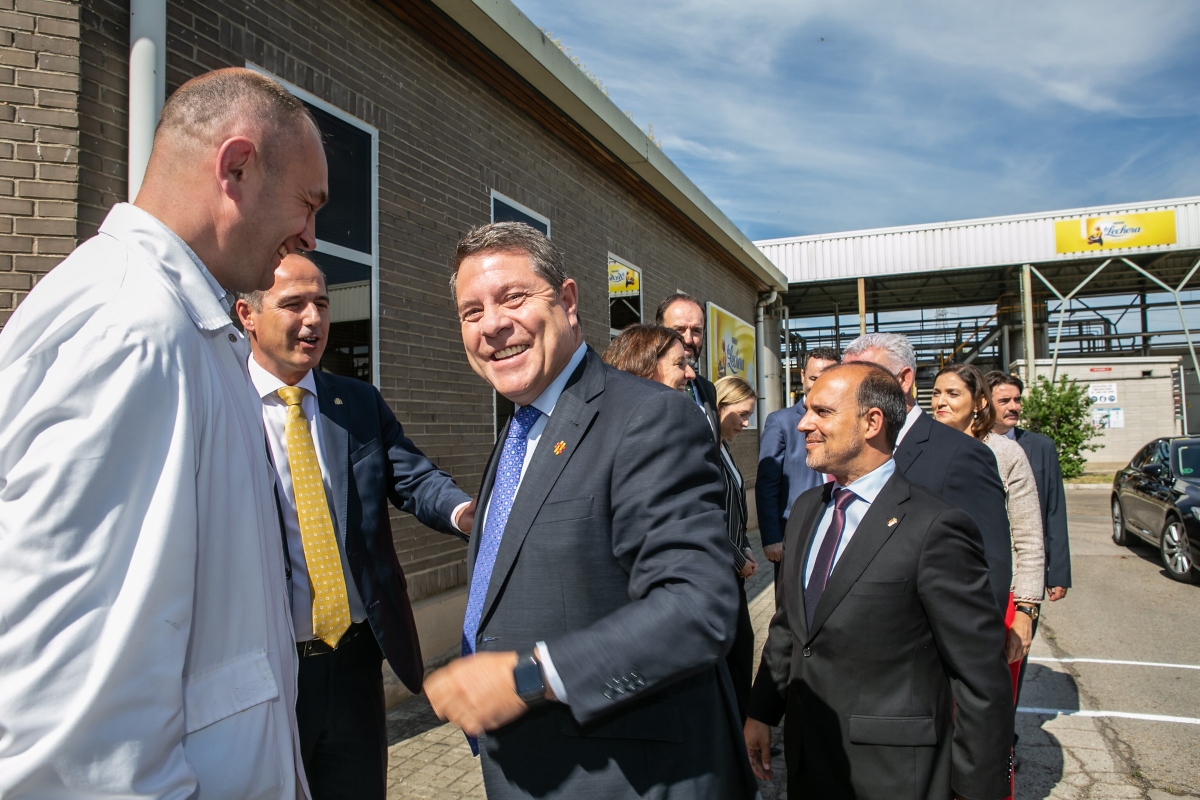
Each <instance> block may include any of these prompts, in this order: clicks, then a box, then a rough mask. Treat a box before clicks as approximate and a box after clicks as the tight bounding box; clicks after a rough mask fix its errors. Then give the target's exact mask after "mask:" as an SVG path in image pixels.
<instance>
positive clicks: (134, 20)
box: [126, 0, 167, 203]
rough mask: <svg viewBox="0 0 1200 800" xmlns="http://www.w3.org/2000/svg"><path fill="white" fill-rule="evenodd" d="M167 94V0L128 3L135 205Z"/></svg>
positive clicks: (130, 185) (129, 183)
mask: <svg viewBox="0 0 1200 800" xmlns="http://www.w3.org/2000/svg"><path fill="white" fill-rule="evenodd" d="M166 94H167V0H130V3H129V100H128V102H129V108H128V111H129V160H128V164H127V173H126V187H127V194H128V197H127V199H128V200H129V202H131V203H132V202H133V201H134V199H135V198H136V197H137V193H138V189H140V188H141V187H142V178H144V177H145V175H146V165H147V164H148V163H149V162H150V149H151V147H152V146H153V145H154V129H155V128H156V127H157V126H158V115H159V112H161V111H162V107H163V102H164V101H165V100H166Z"/></svg>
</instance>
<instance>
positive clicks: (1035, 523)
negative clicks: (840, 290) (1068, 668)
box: [932, 364, 1046, 700]
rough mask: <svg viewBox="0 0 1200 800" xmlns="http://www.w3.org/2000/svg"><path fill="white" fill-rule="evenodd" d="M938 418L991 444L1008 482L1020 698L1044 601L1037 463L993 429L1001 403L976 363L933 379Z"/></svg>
mask: <svg viewBox="0 0 1200 800" xmlns="http://www.w3.org/2000/svg"><path fill="white" fill-rule="evenodd" d="M932 406H933V417H934V419H936V420H937V421H938V422H943V423H945V424H947V425H949V426H950V427H952V428H955V429H957V430H960V431H962V432H963V433H965V434H967V435H968V436H973V437H975V438H976V439H978V440H979V441H981V442H983V443H984V444H986V445H987V446H988V447H990V448H991V450H992V453H994V454H995V456H996V466H997V467H998V468H999V470H1000V480H1001V481H1002V482H1003V483H1004V495H1005V501H1006V504H1007V507H1008V526H1009V530H1010V531H1011V532H1012V563H1013V574H1012V583H1011V584H1010V585H1009V589H1008V591H1009V595H1008V610H1007V612H1006V613H1005V617H1004V621H1005V625H1006V626H1007V627H1008V637H1007V639H1006V640H1005V645H1004V649H1005V654H1006V656H1007V658H1008V665H1009V669H1011V670H1012V676H1013V698H1014V700H1015V699H1016V694H1017V686H1018V678H1019V676H1020V674H1021V662H1022V660H1023V659H1024V658H1025V656H1026V655H1028V654H1029V646H1030V644H1032V643H1033V621H1034V619H1036V618H1037V615H1038V613H1039V608H1040V606H1041V602H1042V592H1043V589H1044V582H1045V577H1046V576H1045V560H1046V551H1045V545H1044V544H1043V540H1042V536H1043V531H1042V507H1041V504H1040V503H1039V501H1038V494H1037V484H1036V483H1035V481H1034V477H1033V468H1032V467H1030V466H1029V458H1028V457H1027V456H1026V455H1025V451H1024V450H1022V449H1021V445H1019V444H1017V443H1016V442H1014V441H1012V440H1011V439H1008V438H1006V437H1004V436H1000V435H999V434H996V433H993V432H992V425H994V424H995V422H996V407H995V406H994V405H993V404H992V396H991V392H990V391H989V389H988V385H987V381H986V380H984V377H983V373H981V372H980V371H979V369H978V368H976V367H975V366H973V365H971V364H950V365H948V366H946V367H943V368H942V370H941V371H940V372H938V374H937V377H936V378H935V379H934V383H933V398H932Z"/></svg>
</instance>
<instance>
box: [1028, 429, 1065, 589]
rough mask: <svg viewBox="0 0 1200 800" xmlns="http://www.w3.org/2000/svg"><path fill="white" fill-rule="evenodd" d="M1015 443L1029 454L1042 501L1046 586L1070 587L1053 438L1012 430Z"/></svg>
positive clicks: (1056, 458) (1061, 481)
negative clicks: (1015, 439) (1015, 435)
mask: <svg viewBox="0 0 1200 800" xmlns="http://www.w3.org/2000/svg"><path fill="white" fill-rule="evenodd" d="M1016 433H1017V444H1019V445H1021V448H1022V449H1023V450H1024V451H1025V455H1026V456H1028V457H1029V465H1030V466H1031V467H1033V479H1034V481H1035V482H1036V483H1037V490H1038V500H1039V501H1040V502H1041V504H1042V531H1043V538H1044V540H1045V543H1046V587H1047V588H1049V587H1051V586H1062V587H1064V588H1070V586H1071V545H1070V542H1069V541H1068V539H1067V503H1066V498H1065V497H1064V496H1063V477H1062V467H1061V466H1060V465H1059V463H1058V450H1057V449H1056V448H1055V447H1054V440H1052V439H1050V438H1049V437H1047V436H1043V435H1042V434H1040V433H1034V432H1033V431H1026V430H1022V429H1021V428H1017V429H1016Z"/></svg>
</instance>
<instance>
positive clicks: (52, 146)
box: [0, 0, 79, 325]
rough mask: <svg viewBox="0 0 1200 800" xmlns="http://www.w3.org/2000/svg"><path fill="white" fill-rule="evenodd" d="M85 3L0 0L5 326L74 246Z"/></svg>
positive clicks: (0, 314)
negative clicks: (81, 20) (81, 12)
mask: <svg viewBox="0 0 1200 800" xmlns="http://www.w3.org/2000/svg"><path fill="white" fill-rule="evenodd" d="M78 106H79V5H78V4H76V3H62V2H57V0H15V1H14V0H0V325H3V324H4V323H5V322H6V321H7V320H8V318H9V317H10V316H11V315H12V312H13V310H14V309H15V308H16V307H17V304H18V303H20V302H21V298H22V297H24V296H25V295H26V294H28V292H29V290H30V289H31V288H32V287H33V285H34V284H36V283H37V281H38V279H39V278H40V277H41V276H42V275H45V274H46V273H47V272H48V271H50V269H51V268H52V267H54V266H55V265H57V264H58V263H59V262H60V261H62V259H63V257H64V256H66V255H67V254H68V253H70V252H71V250H73V249H74V248H75V243H76V238H75V237H76V213H77V212H76V209H77V205H76V198H77V191H78V189H77V186H78V182H79V113H78Z"/></svg>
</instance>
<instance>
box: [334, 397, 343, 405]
mask: <svg viewBox="0 0 1200 800" xmlns="http://www.w3.org/2000/svg"><path fill="white" fill-rule="evenodd" d="M333 404H334V405H335V406H340V405H341V404H342V398H340V397H335V398H333Z"/></svg>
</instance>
